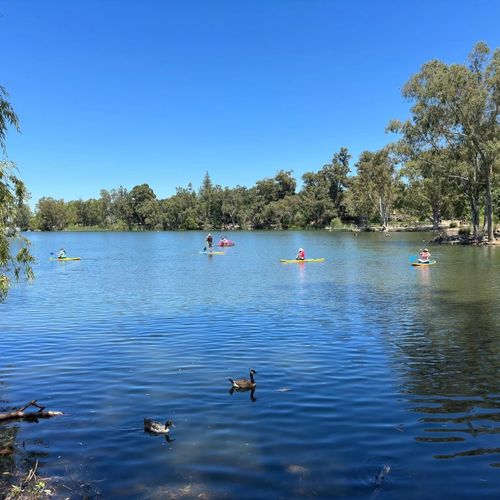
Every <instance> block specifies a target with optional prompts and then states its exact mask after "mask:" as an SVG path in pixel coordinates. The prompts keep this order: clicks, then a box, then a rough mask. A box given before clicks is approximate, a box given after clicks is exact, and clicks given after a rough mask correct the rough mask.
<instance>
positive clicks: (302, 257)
mask: <svg viewBox="0 0 500 500" xmlns="http://www.w3.org/2000/svg"><path fill="white" fill-rule="evenodd" d="M305 258H306V253H305V252H304V249H303V248H299V251H298V252H297V257H295V260H305Z"/></svg>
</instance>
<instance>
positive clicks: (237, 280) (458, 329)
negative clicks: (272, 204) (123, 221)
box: [0, 231, 500, 499]
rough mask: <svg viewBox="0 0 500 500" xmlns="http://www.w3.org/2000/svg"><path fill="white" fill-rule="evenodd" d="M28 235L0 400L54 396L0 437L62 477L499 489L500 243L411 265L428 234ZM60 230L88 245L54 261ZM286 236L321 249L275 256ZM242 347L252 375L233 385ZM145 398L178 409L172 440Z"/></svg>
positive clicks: (7, 333) (108, 489)
mask: <svg viewBox="0 0 500 500" xmlns="http://www.w3.org/2000/svg"><path fill="white" fill-rule="evenodd" d="M220 235H221V233H216V234H215V235H214V239H215V241H217V240H218V237H219V236H220ZM28 236H29V238H30V239H31V240H32V243H33V253H34V254H35V255H36V257H37V259H38V262H37V264H36V266H35V273H36V280H35V281H34V282H33V283H29V284H28V283H19V284H15V285H13V287H12V289H11V292H10V294H9V296H8V298H7V300H6V301H5V302H4V303H2V304H0V331H1V335H0V411H4V410H6V409H12V408H15V407H19V406H22V405H23V404H24V403H26V402H28V401H30V400H32V399H37V400H38V401H39V402H40V403H42V404H44V405H46V406H47V409H50V410H60V411H63V412H64V413H65V415H64V416H60V417H56V418H53V419H50V420H43V421H40V422H39V423H30V422H15V423H10V424H8V425H5V424H4V425H3V426H0V439H1V438H2V433H3V437H4V439H5V435H6V433H8V434H9V435H11V436H13V439H14V442H15V446H16V450H17V452H16V455H15V458H16V460H17V463H19V464H21V463H23V461H24V462H26V463H33V462H34V461H35V460H36V459H37V460H38V462H39V466H38V467H39V468H38V473H39V474H40V475H41V476H50V477H54V476H61V477H62V478H63V479H64V481H63V482H64V483H65V484H66V485H68V486H69V487H70V488H72V489H73V490H74V491H73V493H71V492H70V491H69V490H68V492H64V491H63V494H64V495H68V496H69V495H76V494H77V493H78V492H80V493H82V491H87V490H86V489H85V488H88V491H89V492H90V494H91V493H92V492H94V493H96V492H99V493H101V494H102V495H103V496H104V497H105V498H195V497H197V498H248V499H250V498H252V499H261V498H262V499H264V498H297V497H320V498H327V497H336V498H369V499H374V498H375V497H377V498H379V499H382V498H402V499H413V498H414V499H421V498H472V497H482V498H498V495H499V491H500V377H499V374H500V328H499V317H500V316H499V311H500V248H487V247H479V248H473V247H461V246H460V247H458V246H431V247H430V250H431V252H432V257H433V258H435V259H436V260H437V264H436V265H435V266H432V267H427V268H413V267H411V266H410V260H411V259H412V258H414V256H415V253H416V252H417V251H418V249H419V248H420V246H421V245H423V240H428V239H430V238H431V237H432V235H431V234H428V233H397V234H392V236H391V237H384V235H382V234H380V233H361V234H359V235H358V236H356V237H355V236H354V235H353V234H352V233H334V232H332V233H329V232H327V231H324V232H312V231H310V232H301V231H297V232H293V231H290V232H232V233H226V236H227V237H229V238H230V239H232V240H234V241H235V242H236V246H234V247H232V248H227V249H226V250H225V254H224V255H215V256H207V255H203V254H200V253H199V250H201V249H202V248H203V246H204V236H205V234H204V233H202V232H171V233H168V232H166V233H165V232H161V233H160V232H159V233H29V235H28ZM60 247H64V248H66V250H67V252H68V255H70V256H81V257H82V260H81V261H73V262H52V261H49V257H50V256H51V252H53V253H57V251H58V250H59V248H60ZM299 247H303V248H304V249H305V251H306V256H307V257H310V258H314V257H324V258H325V259H326V260H325V262H324V263H310V264H281V263H280V262H279V260H280V259H281V258H294V257H295V254H296V252H297V249H298V248H299ZM250 369H254V370H256V372H257V374H256V381H257V388H256V390H255V393H254V394H253V397H251V394H250V393H249V392H235V393H233V394H230V393H229V389H230V383H229V381H228V377H231V378H240V377H242V376H245V377H248V372H249V370H250ZM144 417H150V418H153V419H155V420H158V421H162V422H164V421H165V420H167V419H172V420H173V421H174V423H175V426H176V427H175V428H174V429H173V430H172V432H171V439H170V441H168V440H166V439H165V437H164V436H154V435H150V434H147V433H145V432H144V430H143V418H144ZM0 458H1V457H0ZM9 460H10V458H9V459H7V458H3V459H0V469H1V468H2V467H3V468H4V469H5V468H6V467H8V466H9ZM384 466H388V467H390V471H388V472H387V474H386V475H385V477H382V478H381V479H380V480H377V477H378V476H379V474H380V473H381V471H382V470H383V468H384ZM386 471H387V469H386ZM0 472H1V470H0ZM82 484H83V485H85V487H84V488H83V489H82V488H81V487H80V486H81V485H82Z"/></svg>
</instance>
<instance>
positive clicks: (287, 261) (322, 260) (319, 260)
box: [280, 258, 325, 264]
mask: <svg viewBox="0 0 500 500" xmlns="http://www.w3.org/2000/svg"><path fill="white" fill-rule="evenodd" d="M324 261H325V259H324V258H322V259H301V260H299V259H281V260H280V262H283V264H299V263H301V262H324Z"/></svg>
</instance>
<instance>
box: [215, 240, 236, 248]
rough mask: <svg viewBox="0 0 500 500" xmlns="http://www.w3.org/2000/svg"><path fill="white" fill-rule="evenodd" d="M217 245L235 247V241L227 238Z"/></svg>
mask: <svg viewBox="0 0 500 500" xmlns="http://www.w3.org/2000/svg"><path fill="white" fill-rule="evenodd" d="M217 246H218V247H234V241H231V240H226V241H222V240H221V241H219V243H217Z"/></svg>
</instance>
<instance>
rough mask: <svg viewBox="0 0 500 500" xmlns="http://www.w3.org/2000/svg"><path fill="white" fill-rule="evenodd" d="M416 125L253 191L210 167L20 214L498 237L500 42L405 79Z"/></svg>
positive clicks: (48, 219)
mask: <svg viewBox="0 0 500 500" xmlns="http://www.w3.org/2000/svg"><path fill="white" fill-rule="evenodd" d="M403 97H404V98H405V99H406V100H408V101H409V102H410V103H411V109H410V116H409V118H408V119H407V120H406V121H397V120H393V121H391V122H390V123H389V125H388V131H390V132H393V133H396V134H398V136H399V139H398V140H396V141H395V142H392V143H390V144H388V145H386V146H385V147H383V148H382V149H380V150H378V151H364V152H363V153H362V154H361V155H360V157H359V160H358V161H357V163H356V164H355V165H353V167H354V170H355V173H354V174H352V173H351V165H350V159H351V155H350V154H349V151H348V150H347V149H346V148H341V149H340V150H339V151H338V152H337V153H335V154H334V155H333V158H332V160H331V162H330V163H328V164H326V165H324V166H323V167H321V168H320V169H319V170H318V171H315V172H307V173H305V174H304V175H303V176H302V187H301V189H300V190H299V191H297V180H296V179H295V178H294V176H293V172H291V171H285V170H280V171H278V172H277V173H276V175H275V176H274V177H270V178H266V179H262V180H259V181H257V182H256V184H255V185H254V186H252V187H249V188H247V187H242V186H236V187H235V188H229V187H222V186H220V185H218V184H214V183H213V181H212V179H211V178H210V176H209V174H208V173H207V174H206V175H205V178H204V179H203V181H202V183H201V186H200V187H199V189H198V190H195V189H194V188H193V186H192V185H191V184H189V185H188V186H187V187H183V188H181V187H179V188H177V190H176V193H175V194H174V195H173V196H171V197H170V198H166V199H158V198H157V196H156V195H155V193H154V191H153V190H152V189H151V187H150V186H148V185H147V184H142V185H138V186H135V187H134V188H133V189H132V190H130V191H128V190H127V189H125V188H123V187H119V188H117V189H113V190H111V191H107V190H102V191H101V192H100V196H99V198H96V199H90V200H76V201H64V200H55V199H53V198H41V199H40V200H39V201H38V203H37V205H36V209H35V213H34V214H31V213H30V210H29V208H28V207H27V205H26V204H23V205H22V206H21V207H20V208H19V210H18V216H17V223H18V226H19V227H21V228H23V229H27V228H30V229H39V230H42V231H54V230H64V229H78V228H96V229H109V230H179V229H181V230H182V229H185V230H190V229H220V230H226V229H240V228H241V229H289V228H325V227H328V226H330V227H332V226H333V227H335V226H339V227H341V226H342V225H344V224H355V225H357V226H359V227H365V228H369V227H370V226H372V225H378V226H380V227H382V228H383V229H387V228H388V226H389V225H390V224H393V225H394V224H396V225H415V224H420V223H426V224H432V226H433V227H434V228H437V227H438V225H439V223H440V221H441V220H443V219H460V220H468V221H470V226H471V228H472V233H473V235H474V236H475V237H476V238H478V237H480V235H482V234H484V235H486V236H487V237H488V238H489V239H493V238H494V225H495V223H496V222H497V221H498V219H499V218H500V183H499V175H498V173H499V164H500V160H499V159H500V124H499V111H500V49H496V50H495V51H494V52H493V53H491V51H490V49H489V48H488V46H487V45H486V44H484V43H478V44H477V45H476V46H475V47H474V48H473V51H472V53H471V54H470V55H469V60H468V63H467V64H451V65H446V64H444V63H442V62H440V61H437V60H434V61H430V62H428V63H426V64H424V65H423V66H422V68H421V70H420V71H419V72H418V73H417V74H416V75H414V76H413V77H412V78H410V80H409V81H408V82H407V83H406V85H405V86H404V88H403Z"/></svg>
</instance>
